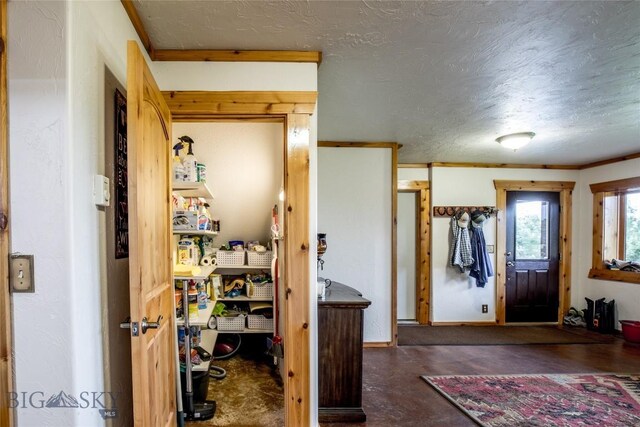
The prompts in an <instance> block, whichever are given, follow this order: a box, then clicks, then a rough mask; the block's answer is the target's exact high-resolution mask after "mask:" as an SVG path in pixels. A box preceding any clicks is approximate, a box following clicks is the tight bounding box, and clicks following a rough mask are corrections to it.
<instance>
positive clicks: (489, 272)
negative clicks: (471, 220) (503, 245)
mask: <svg viewBox="0 0 640 427" xmlns="http://www.w3.org/2000/svg"><path fill="white" fill-rule="evenodd" d="M471 253H472V256H473V259H474V262H473V264H472V265H471V269H470V271H469V276H471V277H473V278H475V279H476V286H478V287H480V288H484V285H486V284H487V281H488V280H489V277H491V276H493V267H492V266H491V259H489V254H488V253H487V244H486V242H485V240H484V232H483V231H482V225H472V226H471Z"/></svg>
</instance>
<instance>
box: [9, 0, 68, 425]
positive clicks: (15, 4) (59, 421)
mask: <svg viewBox="0 0 640 427" xmlns="http://www.w3.org/2000/svg"><path fill="white" fill-rule="evenodd" d="M8 20H9V24H10V25H9V34H8V55H9V56H8V89H9V109H10V120H9V145H10V149H9V153H10V157H9V164H10V168H9V172H10V177H9V179H10V196H11V199H10V220H11V251H12V252H22V253H26V254H34V255H35V271H34V272H35V289H36V291H35V293H33V294H13V296H12V300H13V326H14V336H13V338H14V356H15V358H14V362H15V373H16V375H15V383H16V389H15V391H16V392H17V393H22V392H26V393H27V396H31V393H34V392H41V393H43V394H42V395H40V394H35V395H33V396H34V398H35V400H34V402H33V403H34V404H35V405H38V406H41V403H40V400H41V399H44V400H45V401H46V400H47V399H48V398H49V397H50V396H51V395H52V394H53V393H57V392H59V391H60V390H65V391H67V392H68V393H69V392H72V391H74V386H75V382H76V380H77V373H76V372H75V368H74V365H73V349H74V347H75V346H76V345H77V339H76V337H74V336H73V328H74V325H73V322H74V319H73V306H72V302H71V301H72V292H73V283H72V282H71V281H70V280H69V274H70V272H71V261H70V259H69V258H70V257H69V253H70V250H71V239H70V237H69V236H70V229H71V224H72V223H71V220H70V215H71V206H70V205H69V203H68V195H67V191H68V183H69V171H68V170H67V168H66V161H67V159H68V157H69V155H70V152H69V146H68V144H67V141H68V137H69V134H68V125H69V116H68V112H67V109H66V106H67V102H68V94H67V89H68V80H67V63H66V59H67V58H66V48H65V46H66V43H67V42H68V34H67V33H66V31H65V29H66V27H67V25H68V17H67V10H66V5H65V4H64V3H62V2H53V1H42V2H36V1H12V2H9V4H8ZM34 28H39V29H40V31H33V29H34ZM22 403H23V402H21V405H20V406H19V408H18V409H17V423H18V425H20V426H53V425H64V424H65V423H66V422H67V420H68V419H69V417H70V414H69V411H67V410H60V409H46V408H42V409H34V408H32V407H31V405H30V404H29V401H28V400H27V402H26V407H23V405H22Z"/></svg>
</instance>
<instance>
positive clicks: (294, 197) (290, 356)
mask: <svg viewBox="0 0 640 427" xmlns="http://www.w3.org/2000/svg"><path fill="white" fill-rule="evenodd" d="M309 130H310V117H309V115H306V114H290V115H289V116H288V117H287V120H286V136H285V138H286V139H285V144H286V145H285V152H286V158H285V171H284V177H285V183H284V186H285V187H284V188H285V194H286V202H285V204H286V209H285V213H284V215H285V223H284V235H285V236H287V238H286V239H285V241H284V243H285V261H286V263H285V292H286V298H285V302H284V305H285V325H284V329H285V345H284V355H285V357H284V370H285V372H287V376H286V379H285V425H286V426H306V425H309V423H310V422H311V402H310V401H309V396H310V395H311V361H310V359H311V353H310V342H311V338H310V328H309V325H310V324H311V318H310V317H311V315H310V312H311V311H310V307H309V304H310V303H309V300H310V297H311V295H310V292H311V286H310V283H309V274H310V273H309V248H310V242H309V227H310V222H309V147H310V132H309ZM313 243H314V244H315V242H313ZM314 292H315V291H314Z"/></svg>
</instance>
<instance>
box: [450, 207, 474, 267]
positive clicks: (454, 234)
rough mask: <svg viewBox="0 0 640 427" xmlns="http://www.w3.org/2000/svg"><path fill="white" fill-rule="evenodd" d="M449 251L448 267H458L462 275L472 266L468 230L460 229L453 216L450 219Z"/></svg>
mask: <svg viewBox="0 0 640 427" xmlns="http://www.w3.org/2000/svg"><path fill="white" fill-rule="evenodd" d="M449 249H450V254H449V265H451V266H452V267H458V268H459V269H460V272H461V273H464V270H465V268H466V267H469V266H471V265H472V264H473V256H472V253H471V240H470V238H469V229H468V228H467V227H464V228H463V227H460V226H459V225H458V219H457V218H456V217H455V216H454V217H452V218H451V233H450V234H449Z"/></svg>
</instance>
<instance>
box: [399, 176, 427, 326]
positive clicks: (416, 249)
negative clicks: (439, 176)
mask: <svg viewBox="0 0 640 427" xmlns="http://www.w3.org/2000/svg"><path fill="white" fill-rule="evenodd" d="M429 204H430V202H429V181H404V180H400V181H398V213H397V218H398V232H397V236H398V251H397V257H398V269H397V316H396V318H397V322H398V323H399V324H421V325H425V324H427V323H429V316H430V313H429V301H430V293H431V286H430V266H431V261H430V245H431V241H430V230H429V223H430V214H431V210H430V206H429Z"/></svg>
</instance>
